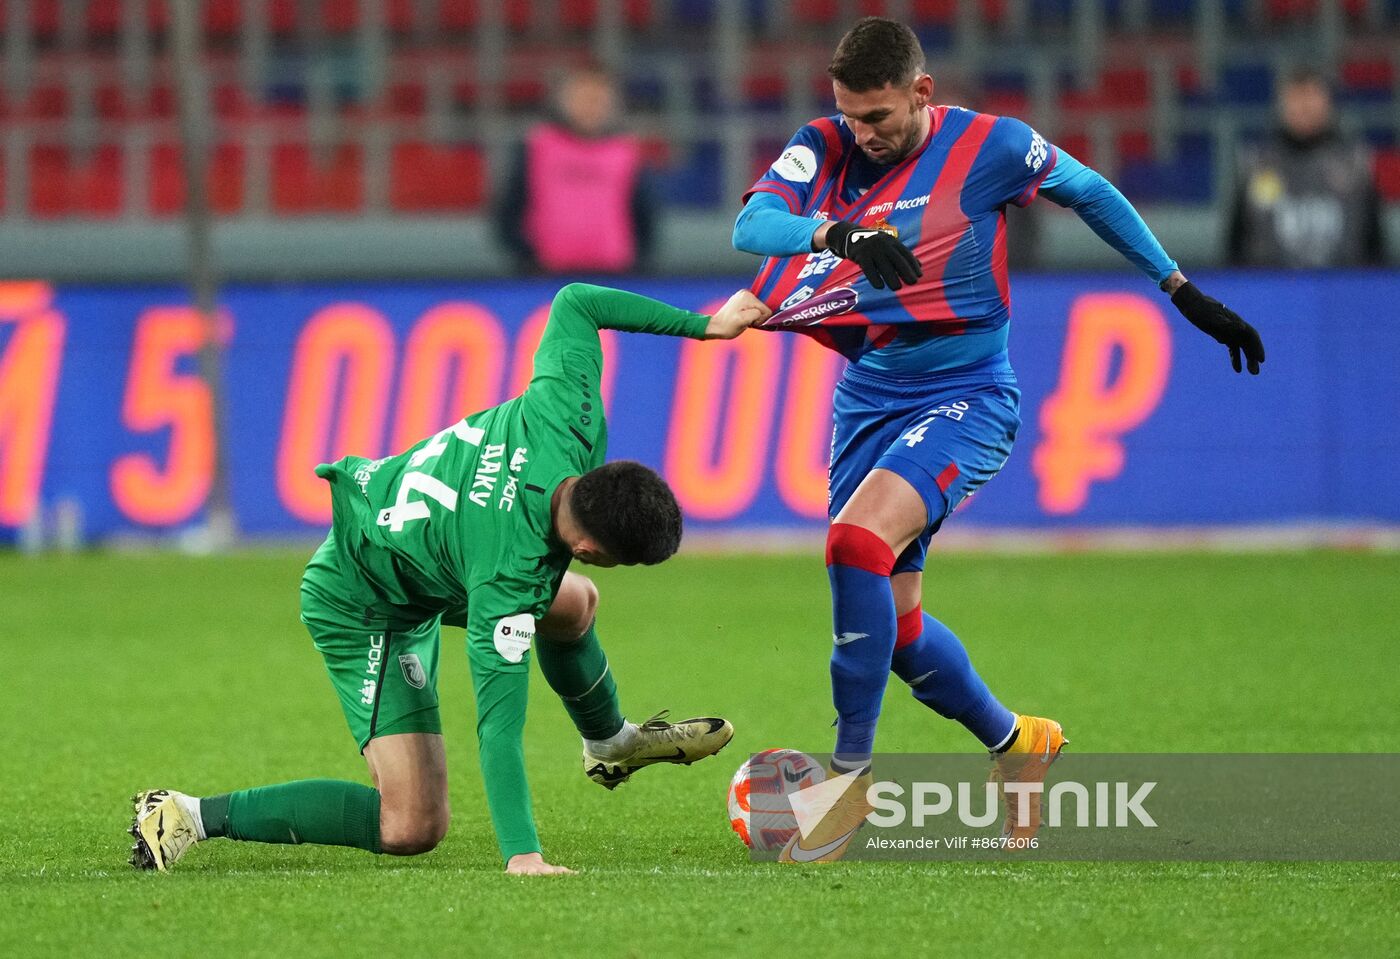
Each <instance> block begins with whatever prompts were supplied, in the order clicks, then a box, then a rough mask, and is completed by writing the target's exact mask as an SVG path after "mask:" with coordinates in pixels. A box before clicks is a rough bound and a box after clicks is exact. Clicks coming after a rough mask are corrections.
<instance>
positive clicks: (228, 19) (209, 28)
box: [204, 0, 243, 39]
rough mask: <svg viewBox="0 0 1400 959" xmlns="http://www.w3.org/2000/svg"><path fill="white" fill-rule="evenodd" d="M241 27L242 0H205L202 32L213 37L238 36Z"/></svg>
mask: <svg viewBox="0 0 1400 959" xmlns="http://www.w3.org/2000/svg"><path fill="white" fill-rule="evenodd" d="M242 28H243V0H205V2H204V32H205V34H206V35H207V36H209V37H213V38H220V39H223V38H231V37H236V36H238V33H239V31H240V30H241V29H242Z"/></svg>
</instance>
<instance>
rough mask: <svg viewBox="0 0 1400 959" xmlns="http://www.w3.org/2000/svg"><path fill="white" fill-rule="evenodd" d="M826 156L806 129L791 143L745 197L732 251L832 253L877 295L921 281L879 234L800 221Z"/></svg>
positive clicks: (899, 246) (915, 266)
mask: <svg viewBox="0 0 1400 959" xmlns="http://www.w3.org/2000/svg"><path fill="white" fill-rule="evenodd" d="M825 155H826V138H825V137H824V136H823V135H822V134H821V132H820V131H819V130H817V128H816V127H814V126H812V125H811V124H808V125H807V126H805V127H803V128H802V129H801V130H798V131H797V134H796V135H795V136H794V137H793V138H792V140H791V141H789V143H788V145H787V147H786V148H785V149H784V150H783V153H782V155H781V156H780V157H778V160H777V162H776V163H774V164H773V165H772V166H771V167H769V168H768V172H766V173H764V174H763V176H761V177H759V179H758V181H757V182H756V183H754V185H753V187H752V188H751V189H750V190H749V192H748V193H746V194H744V208H743V209H742V210H740V211H739V217H738V219H736V220H735V221H734V235H733V237H732V240H731V241H732V242H733V244H734V249H736V250H741V251H742V252H744V253H757V254H758V255H760V256H796V255H798V254H800V253H820V252H821V251H823V250H830V251H831V252H832V253H834V254H836V255H837V256H839V257H841V258H843V259H847V260H854V261H855V262H856V265H857V266H859V267H860V268H861V272H863V273H864V274H865V277H866V279H868V280H869V281H870V285H871V286H873V287H875V288H876V289H877V290H883V289H884V288H885V287H887V286H888V287H889V288H890V289H892V290H898V289H900V288H901V287H903V286H904V285H905V284H907V283H913V282H915V281H916V280H918V278H919V277H921V276H923V272H924V271H923V267H922V266H920V265H919V261H918V259H917V258H916V257H915V256H914V254H913V253H912V252H910V250H909V248H908V247H906V246H905V245H904V244H903V243H901V242H900V241H899V240H898V239H896V238H895V237H893V236H891V235H890V234H888V233H885V232H883V231H880V230H864V229H860V228H859V227H857V226H856V225H855V224H854V223H848V222H847V221H845V220H825V221H816V220H813V219H812V218H810V217H807V216H802V215H801V214H802V211H803V210H805V209H806V207H807V201H808V200H809V199H810V198H811V191H812V183H813V181H814V180H815V179H816V175H817V171H818V169H819V168H820V166H821V164H822V162H823V160H824V157H825Z"/></svg>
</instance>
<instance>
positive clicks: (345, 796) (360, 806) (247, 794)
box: [199, 779, 379, 852]
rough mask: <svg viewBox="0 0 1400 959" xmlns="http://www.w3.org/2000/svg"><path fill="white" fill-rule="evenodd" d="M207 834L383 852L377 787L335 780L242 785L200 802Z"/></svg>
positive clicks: (210, 835) (256, 840)
mask: <svg viewBox="0 0 1400 959" xmlns="http://www.w3.org/2000/svg"><path fill="white" fill-rule="evenodd" d="M199 815H200V818H201V819H203V820H204V833H205V835H207V836H208V837H209V838H211V839H213V838H214V837H215V836H226V837H228V838H229V839H241V840H245V841H247V842H275V843H303V842H310V843H316V844H317V845H321V846H354V847H355V848H356V849H364V850H367V851H369V852H379V790H377V789H371V788H370V787H368V786H362V785H360V784H359V783H347V782H340V781H339V780H335V779H302V780H298V781H297V782H293V783H281V784H279V785H276V786H259V787H257V788H255V789H240V790H239V791H238V792H233V793H224V794H223V795H222V796H210V797H209V798H207V799H201V800H200V801H199Z"/></svg>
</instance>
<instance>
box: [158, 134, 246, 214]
mask: <svg viewBox="0 0 1400 959" xmlns="http://www.w3.org/2000/svg"><path fill="white" fill-rule="evenodd" d="M243 163H244V149H243V145H242V144H239V143H221V144H219V145H218V146H217V147H215V148H214V153H213V155H212V156H211V157H210V158H209V179H208V184H209V208H210V209H211V210H212V211H214V212H215V213H217V214H231V213H237V212H238V211H239V210H241V209H242V208H243ZM149 195H150V203H151V213H152V214H154V215H155V216H173V215H175V214H178V213H180V212H181V211H182V210H183V209H184V208H185V170H184V165H183V159H182V157H181V155H180V148H179V146H177V145H176V144H173V143H162V144H158V145H157V146H156V147H155V148H154V149H153V150H152V151H151V182H150V194H149Z"/></svg>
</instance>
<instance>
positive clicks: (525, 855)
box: [506, 852, 575, 876]
mask: <svg viewBox="0 0 1400 959" xmlns="http://www.w3.org/2000/svg"><path fill="white" fill-rule="evenodd" d="M506 875H509V876H572V875H575V873H574V871H573V870H572V869H569V868H567V867H565V866H552V865H550V864H549V863H547V862H545V861H544V856H541V855H540V854H539V853H537V852H522V853H521V854H520V855H518V856H511V857H510V862H508V863H506Z"/></svg>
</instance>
